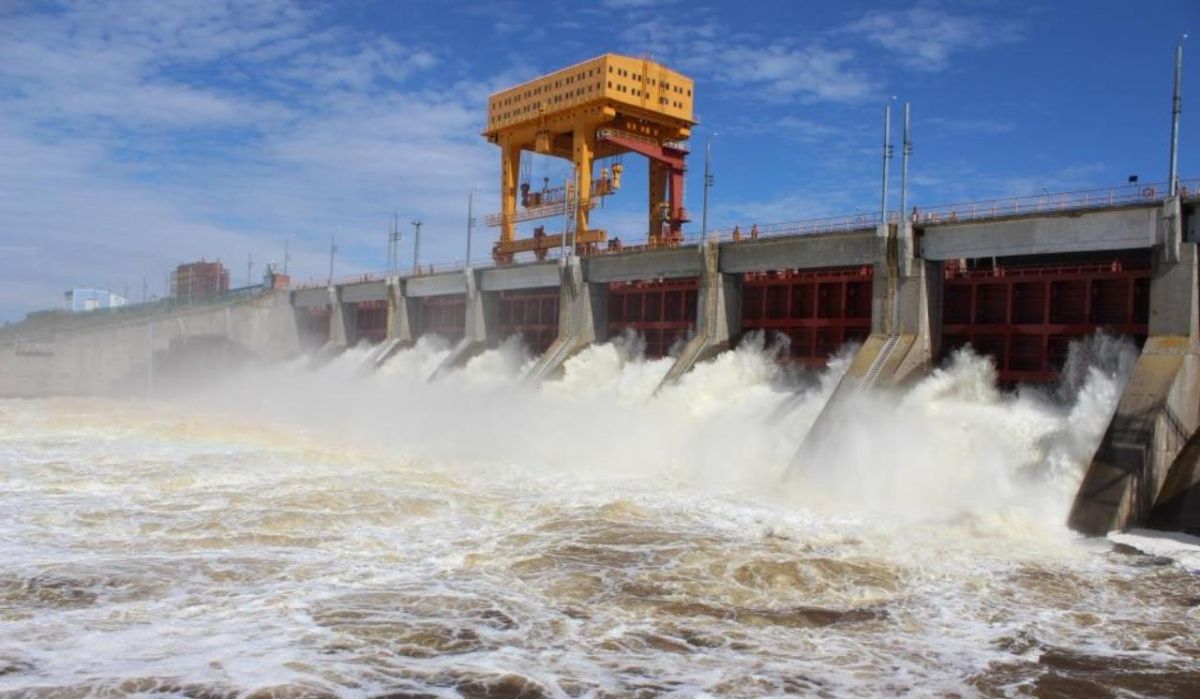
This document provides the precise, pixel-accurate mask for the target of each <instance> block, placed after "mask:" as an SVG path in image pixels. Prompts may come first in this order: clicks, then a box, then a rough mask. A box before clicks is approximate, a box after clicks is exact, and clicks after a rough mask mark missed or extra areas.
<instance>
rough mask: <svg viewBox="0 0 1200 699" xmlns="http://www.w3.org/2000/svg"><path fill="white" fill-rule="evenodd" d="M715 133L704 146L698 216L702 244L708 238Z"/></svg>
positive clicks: (710, 135)
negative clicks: (701, 193)
mask: <svg viewBox="0 0 1200 699" xmlns="http://www.w3.org/2000/svg"><path fill="white" fill-rule="evenodd" d="M717 135H718V134H717V132H715V131H714V132H712V133H711V134H709V136H708V140H707V141H706V142H705V144H704V205H703V208H702V213H701V215H700V228H701V232H700V240H701V242H703V241H704V240H705V239H707V238H708V190H710V189H712V186H713V176H712V140H713V138H714V137H715V136H717Z"/></svg>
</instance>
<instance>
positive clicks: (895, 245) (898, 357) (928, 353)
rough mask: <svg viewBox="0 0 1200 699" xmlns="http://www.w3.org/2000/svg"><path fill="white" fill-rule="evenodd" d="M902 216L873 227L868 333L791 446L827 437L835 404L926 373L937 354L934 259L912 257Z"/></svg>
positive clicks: (813, 443) (807, 444)
mask: <svg viewBox="0 0 1200 699" xmlns="http://www.w3.org/2000/svg"><path fill="white" fill-rule="evenodd" d="M912 236H913V230H912V228H911V226H910V224H909V223H908V222H904V223H901V224H900V225H898V226H896V225H890V224H882V225H880V226H879V228H878V229H877V230H876V245H877V246H878V247H877V258H876V262H875V274H874V283H873V290H872V291H873V293H872V303H871V334H870V335H869V336H868V337H867V339H866V340H865V341H864V342H863V344H862V346H861V347H860V348H859V349H858V352H856V353H855V355H854V359H853V360H852V361H851V362H850V366H849V367H848V368H847V369H846V373H845V375H843V376H842V379H841V381H839V382H838V385H837V387H836V388H835V389H834V391H833V394H832V395H831V396H830V398H829V401H828V402H827V403H826V404H825V407H824V409H822V411H821V413H820V415H818V416H817V420H816V421H815V422H814V423H813V426H812V428H811V429H810V430H809V432H808V435H807V436H806V437H805V439H804V442H803V443H802V444H801V446H800V449H799V451H798V452H797V460H799V458H800V457H801V455H802V454H804V453H806V452H807V451H809V450H811V449H813V448H815V446H816V445H817V444H818V443H819V442H820V441H821V440H823V439H825V438H827V436H828V435H829V432H830V428H831V426H832V423H833V422H834V421H836V420H837V419H839V418H838V417H836V416H838V415H839V411H840V410H841V409H842V408H841V406H842V405H843V404H845V403H847V402H848V401H849V400H850V398H851V396H854V395H855V394H858V393H860V392H862V391H865V390H868V389H871V388H890V387H895V386H899V385H903V384H905V383H907V382H909V381H912V380H915V379H918V378H920V377H922V376H924V375H925V374H926V372H928V371H929V370H930V368H931V367H932V366H933V358H934V357H935V356H936V354H937V342H938V337H939V334H940V333H939V332H937V331H936V328H937V325H938V318H939V317H940V311H939V309H940V282H941V277H940V275H939V274H938V272H939V271H940V265H938V264H937V263H929V262H925V261H924V260H921V259H913V250H914V248H913V245H912Z"/></svg>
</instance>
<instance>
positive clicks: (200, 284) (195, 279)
mask: <svg viewBox="0 0 1200 699" xmlns="http://www.w3.org/2000/svg"><path fill="white" fill-rule="evenodd" d="M226 291H229V270H227V269H225V266H224V265H222V264H221V263H220V262H205V261H204V260H200V261H199V262H189V263H188V264H185V265H179V266H178V267H176V268H175V271H174V272H171V296H172V297H174V298H176V299H180V300H183V301H190V300H192V299H202V298H207V297H210V296H217V295H219V294H223V293H225V292H226Z"/></svg>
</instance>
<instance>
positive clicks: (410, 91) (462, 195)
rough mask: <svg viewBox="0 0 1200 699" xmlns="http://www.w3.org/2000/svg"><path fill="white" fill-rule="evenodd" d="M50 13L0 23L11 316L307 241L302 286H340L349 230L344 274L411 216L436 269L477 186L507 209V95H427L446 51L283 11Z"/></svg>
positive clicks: (374, 254) (3, 213)
mask: <svg viewBox="0 0 1200 699" xmlns="http://www.w3.org/2000/svg"><path fill="white" fill-rule="evenodd" d="M52 10H53V11H51V12H29V13H16V12H10V13H9V14H8V15H5V16H4V18H3V21H0V152H3V153H4V154H5V157H4V158H3V159H0V240H4V241H5V245H6V246H7V248H11V249H12V250H16V251H18V252H19V254H16V253H12V254H7V255H3V256H0V279H3V280H4V281H3V284H2V286H3V287H4V289H3V290H2V291H0V319H15V318H18V317H20V315H21V314H22V313H23V312H26V311H28V310H32V309H35V308H41V307H47V306H53V305H55V304H57V303H58V300H59V295H60V294H61V291H62V290H63V289H65V288H69V287H71V286H78V285H80V284H85V283H86V284H88V285H98V286H111V287H117V288H120V287H121V286H123V285H124V284H125V283H128V284H129V285H130V286H131V287H132V288H136V289H137V290H138V291H139V293H140V288H141V279H142V277H143V276H148V277H149V282H150V284H151V287H152V289H154V290H158V289H161V286H162V281H161V280H162V279H163V278H164V277H165V275H166V274H167V272H168V271H169V270H170V269H171V268H172V267H173V266H174V265H175V264H178V263H179V262H182V261H185V260H189V259H193V258H199V257H202V256H203V257H207V258H208V259H213V258H218V257H219V258H222V259H224V260H225V261H226V262H227V264H228V265H229V266H230V267H231V268H232V271H233V276H234V277H235V278H236V279H237V280H238V283H241V281H242V279H243V277H244V275H245V259H246V255H247V254H248V253H249V254H253V256H254V258H255V260H256V262H257V264H258V269H259V270H261V269H262V264H263V263H264V262H265V261H267V260H270V259H276V260H278V259H279V258H280V257H281V255H282V250H281V248H282V242H283V239H284V238H285V237H287V236H288V235H289V234H297V235H296V238H295V239H294V241H293V245H292V256H293V260H292V263H293V272H294V273H295V276H298V277H301V278H305V277H323V276H324V274H325V273H326V269H327V257H326V254H327V249H328V248H327V246H328V235H329V232H330V231H332V230H334V229H336V228H337V227H339V226H340V227H341V228H342V234H341V237H340V239H339V247H340V249H341V252H340V253H339V260H338V264H337V273H338V274H343V273H345V274H353V273H359V272H361V271H365V270H367V269H378V268H380V267H381V266H382V262H383V257H384V248H385V245H386V243H385V240H386V238H385V236H386V226H387V221H388V219H390V214H391V212H392V210H394V209H399V210H400V212H401V215H402V216H404V220H407V219H408V218H410V217H412V216H417V215H420V216H424V217H425V219H426V222H427V226H426V229H425V235H423V241H422V249H423V251H425V254H424V255H423V258H424V260H425V261H426V262H429V261H437V260H444V259H453V258H454V257H456V256H461V252H460V247H461V242H460V240H459V238H460V237H461V233H460V229H461V228H463V221H460V220H459V219H460V218H461V219H464V220H465V204H466V196H467V192H468V191H469V190H470V189H471V188H472V187H478V188H480V189H481V190H483V191H482V192H481V193H480V194H477V196H476V205H477V207H478V209H477V210H479V211H486V210H487V209H488V208H489V207H493V206H495V202H494V197H489V196H488V192H490V191H491V190H493V189H494V187H493V186H492V185H493V184H494V183H493V182H492V173H493V171H494V169H495V165H494V162H495V154H494V152H492V147H491V146H489V145H488V144H487V143H486V142H485V141H484V140H483V139H482V138H480V136H479V130H480V125H481V124H482V122H483V118H484V109H483V105H484V104H485V101H484V100H485V96H486V94H487V93H488V92H489V91H490V90H491V89H492V88H493V87H494V84H493V83H491V82H485V83H478V82H470V83H458V84H455V83H453V82H452V81H451V82H449V83H447V82H446V81H445V76H444V75H439V76H438V77H439V81H438V82H437V83H436V84H437V85H438V86H439V88H441V89H438V90H423V89H421V88H420V87H419V83H417V84H414V82H413V79H414V77H420V76H423V75H424V74H425V73H427V72H428V71H430V70H431V69H433V68H435V67H438V66H439V65H440V58H439V55H438V53H437V51H436V49H435V48H433V47H428V46H421V45H414V46H401V45H400V44H399V43H397V42H396V41H395V40H393V39H391V38H390V37H387V36H382V35H376V34H370V33H366V34H363V33H357V34H355V35H353V36H349V35H348V34H346V31H345V30H342V29H338V28H336V27H333V26H330V24H329V22H327V21H326V18H324V17H322V16H321V14H320V13H319V12H318V11H315V10H311V9H308V8H307V7H306V6H304V5H298V4H294V3H292V2H287V1H285V0H270V1H269V2H245V3H240V2H232V3H191V2H178V3H172V2H157V1H146V2H124V3H120V4H119V5H118V4H113V5H108V4H100V3H79V4H69V5H64V6H62V7H56V8H52ZM500 79H501V80H505V81H506V78H500ZM490 200H491V201H490ZM459 210H462V215H461V216H459V215H458V212H459ZM480 216H482V214H480ZM484 247H485V246H484V245H482V244H478V245H477V250H479V249H482V248H484ZM376 248H378V249H376ZM404 252H405V253H406V254H407V253H408V250H405V251H404Z"/></svg>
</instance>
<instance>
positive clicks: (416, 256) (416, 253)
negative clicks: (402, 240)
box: [412, 218, 423, 274]
mask: <svg viewBox="0 0 1200 699" xmlns="http://www.w3.org/2000/svg"><path fill="white" fill-rule="evenodd" d="M422 223H423V222H422V221H421V219H419V218H415V219H413V220H412V225H413V228H415V229H416V235H415V236H414V240H413V274H417V273H418V272H420V271H421V269H420V267H419V265H420V264H421V224H422Z"/></svg>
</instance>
